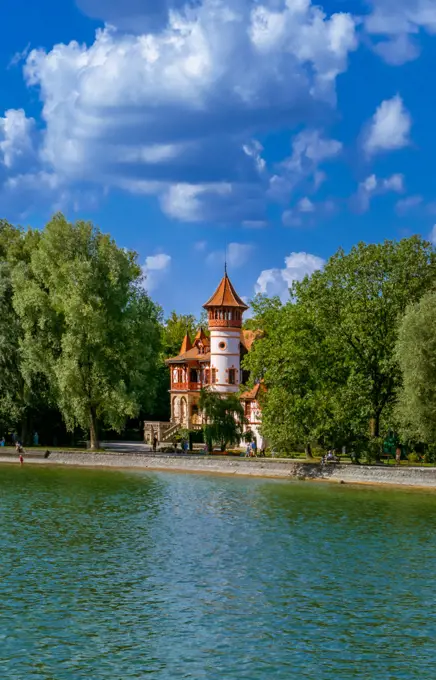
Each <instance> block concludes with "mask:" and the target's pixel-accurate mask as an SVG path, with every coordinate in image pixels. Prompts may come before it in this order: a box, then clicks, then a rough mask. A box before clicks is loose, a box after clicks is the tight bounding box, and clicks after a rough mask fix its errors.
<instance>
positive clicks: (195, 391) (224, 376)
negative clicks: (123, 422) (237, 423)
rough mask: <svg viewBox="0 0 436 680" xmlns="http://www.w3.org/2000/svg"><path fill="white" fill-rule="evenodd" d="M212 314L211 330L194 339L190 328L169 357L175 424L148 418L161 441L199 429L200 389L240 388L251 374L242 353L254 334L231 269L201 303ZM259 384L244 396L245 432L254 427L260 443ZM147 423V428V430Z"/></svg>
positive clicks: (223, 390)
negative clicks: (246, 324) (248, 327)
mask: <svg viewBox="0 0 436 680" xmlns="http://www.w3.org/2000/svg"><path fill="white" fill-rule="evenodd" d="M203 307H204V309H206V311H207V314H208V330H209V335H207V334H206V333H205V332H204V330H203V329H200V330H199V331H198V333H197V335H196V336H195V338H194V339H193V341H191V338H190V337H189V334H188V333H187V334H186V336H185V338H184V339H183V343H182V346H181V348H180V352H179V354H178V355H177V356H176V357H173V358H171V359H168V360H167V361H166V363H167V365H168V367H169V369H170V375H171V387H170V398H171V423H167V424H165V423H156V424H153V423H145V433H147V431H148V433H149V437H150V435H151V431H152V430H151V428H153V426H154V429H153V432H154V433H155V434H156V436H157V438H158V440H159V441H160V442H165V441H168V442H169V441H171V438H172V436H173V435H174V434H175V433H176V432H177V430H178V429H180V428H182V427H183V428H186V429H189V430H196V429H198V430H200V429H201V428H202V426H203V424H204V417H203V414H202V412H201V411H200V408H199V400H200V392H201V390H202V389H203V388H209V389H213V390H215V391H216V392H219V393H220V394H223V395H224V394H230V393H238V392H239V390H240V385H241V384H244V383H245V382H246V380H247V378H248V375H247V374H246V373H245V371H243V370H242V369H241V361H242V359H243V357H244V356H245V355H246V354H247V352H249V351H250V348H251V346H252V344H253V341H254V338H255V333H254V332H253V331H249V330H244V329H243V328H242V316H243V314H244V312H245V311H246V310H247V309H248V307H247V305H246V304H245V303H244V302H243V300H241V298H240V297H239V295H238V294H237V293H236V291H235V289H234V287H233V285H232V282H231V281H230V279H229V277H228V275H227V271H226V272H225V274H224V276H223V278H222V280H221V282H220V284H219V286H218V288H217V289H216V291H215V293H214V294H213V295H212V297H211V298H210V299H209V300H208V301H207V302H206V303H205V304H204V305H203ZM259 390H260V385H255V387H254V388H253V389H251V390H250V391H248V392H243V393H242V394H241V396H240V399H241V401H242V403H243V404H244V411H245V417H246V420H247V424H246V425H245V430H246V431H251V432H253V434H254V436H255V438H256V441H257V445H258V446H259V447H260V446H261V445H262V438H261V435H260V432H259V427H260V424H261V411H260V407H259V402H258V395H259ZM147 428H148V430H147Z"/></svg>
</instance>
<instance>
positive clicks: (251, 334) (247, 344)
mask: <svg viewBox="0 0 436 680" xmlns="http://www.w3.org/2000/svg"><path fill="white" fill-rule="evenodd" d="M201 334H202V335H201ZM257 336H258V331H248V330H241V345H242V347H244V348H245V349H246V350H248V351H250V349H251V346H252V344H253V342H254V340H255V339H256V337H257ZM200 338H201V340H202V341H203V345H204V349H203V353H200V351H199V349H198V344H199V342H200ZM185 339H186V338H185ZM183 342H185V340H184V341H183ZM182 350H183V346H182ZM189 361H199V362H200V363H204V362H208V361H210V339H209V338H208V337H207V335H206V333H205V332H204V331H202V329H200V330H199V331H198V333H197V335H196V336H195V340H194V345H193V347H191V348H190V349H187V350H186V351H184V352H180V354H179V355H178V356H176V357H172V358H170V359H166V361H165V363H166V364H183V363H185V362H189Z"/></svg>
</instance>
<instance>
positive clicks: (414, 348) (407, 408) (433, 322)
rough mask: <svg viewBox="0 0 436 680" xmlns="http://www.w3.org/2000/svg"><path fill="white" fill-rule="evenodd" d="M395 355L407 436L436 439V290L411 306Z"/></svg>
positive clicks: (400, 419)
mask: <svg viewBox="0 0 436 680" xmlns="http://www.w3.org/2000/svg"><path fill="white" fill-rule="evenodd" d="M396 356H397V358H398V362H399V365H400V368H401V371H402V376H403V388H402V390H401V391H400V398H399V403H398V409H397V416H398V422H399V424H400V430H401V433H402V435H403V436H404V438H405V439H409V440H414V441H420V442H425V443H432V444H434V443H436V292H434V291H431V292H430V293H427V295H425V296H424V297H423V298H422V299H421V300H420V301H419V302H417V303H415V304H412V305H410V306H409V307H408V309H407V311H406V314H405V315H404V318H403V320H402V322H401V324H400V329H399V334H398V340H397V345H396Z"/></svg>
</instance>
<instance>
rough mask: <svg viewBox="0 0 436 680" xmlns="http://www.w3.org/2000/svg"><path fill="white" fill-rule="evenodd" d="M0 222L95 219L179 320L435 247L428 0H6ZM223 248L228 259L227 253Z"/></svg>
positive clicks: (432, 11)
mask: <svg viewBox="0 0 436 680" xmlns="http://www.w3.org/2000/svg"><path fill="white" fill-rule="evenodd" d="M2 10H3V20H2V22H1V23H0V217H4V218H6V219H8V220H9V221H11V222H13V223H14V224H21V225H22V226H24V227H26V226H33V227H36V228H42V227H43V226H44V224H45V223H47V221H48V220H49V219H50V217H51V216H52V215H53V214H54V213H55V212H57V211H62V212H63V213H64V214H65V215H66V216H67V217H68V219H70V220H72V221H75V220H79V219H86V220H92V221H93V222H94V223H95V224H96V225H98V226H99V227H100V229H101V230H102V231H103V232H109V233H110V234H111V235H112V236H113V237H114V239H115V240H116V242H117V243H118V244H119V245H120V246H122V247H126V248H131V249H134V250H135V251H136V252H137V253H138V257H139V261H140V264H141V266H143V270H144V273H145V275H146V283H145V285H146V287H147V288H148V290H149V292H150V294H151V296H152V297H153V298H154V299H155V300H156V301H157V302H159V304H161V305H162V306H163V308H164V310H165V312H166V313H167V314H168V313H170V312H171V310H173V309H175V310H177V312H179V313H194V314H196V315H199V313H200V311H201V305H202V304H203V303H204V302H205V301H206V300H207V299H208V298H209V297H210V295H211V294H212V292H213V291H214V289H215V288H216V286H217V284H218V282H219V280H220V278H221V276H222V273H223V266H224V259H225V257H226V258H227V266H228V271H229V274H230V277H231V279H232V281H233V283H234V285H235V287H236V289H237V291H238V293H239V294H240V295H241V296H243V297H244V298H245V299H247V300H249V299H251V298H252V297H253V296H254V295H255V294H256V293H259V292H260V293H265V294H267V295H280V296H281V298H282V299H283V300H286V299H287V297H288V288H289V285H290V284H291V283H292V281H293V280H295V279H297V280H298V279H301V278H302V277H304V275H305V274H310V273H312V272H313V271H315V270H316V269H319V268H321V267H322V266H323V264H324V262H325V260H326V259H328V257H330V256H331V255H332V254H333V253H334V252H335V251H336V250H337V249H338V248H339V247H343V248H344V249H345V250H349V249H350V248H351V247H352V245H353V244H355V243H357V242H358V241H366V242H379V241H382V240H384V239H398V238H403V237H406V236H410V235H412V234H415V233H419V234H422V235H423V236H424V237H426V238H429V239H430V240H433V241H434V242H435V243H436V226H435V224H436V192H435V189H436V165H435V159H436V135H435V133H434V128H435V111H436V88H435V80H434V79H435V74H434V70H435V69H434V67H435V64H436V1H435V0H366V1H364V0H326V1H325V2H324V4H315V3H313V2H312V3H311V2H310V0H193V1H192V2H188V3H186V2H185V1H184V0H123V1H122V2H121V1H120V0H62V2H59V0H38V2H37V3H36V2H35V1H34V0H3V3H2ZM226 253H227V255H225V254H226Z"/></svg>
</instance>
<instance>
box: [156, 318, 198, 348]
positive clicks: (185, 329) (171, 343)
mask: <svg viewBox="0 0 436 680" xmlns="http://www.w3.org/2000/svg"><path fill="white" fill-rule="evenodd" d="M196 332H197V321H196V319H195V316H194V315H193V314H177V313H176V312H174V311H173V312H171V314H170V316H169V317H168V318H167V319H166V320H165V323H164V325H163V329H162V335H163V341H162V351H163V354H164V356H165V358H166V359H168V358H170V357H175V356H177V355H178V353H179V352H180V347H181V346H182V342H183V338H184V337H185V335H186V333H189V337H190V338H191V340H192V339H193V336H194V335H195V333H196Z"/></svg>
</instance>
